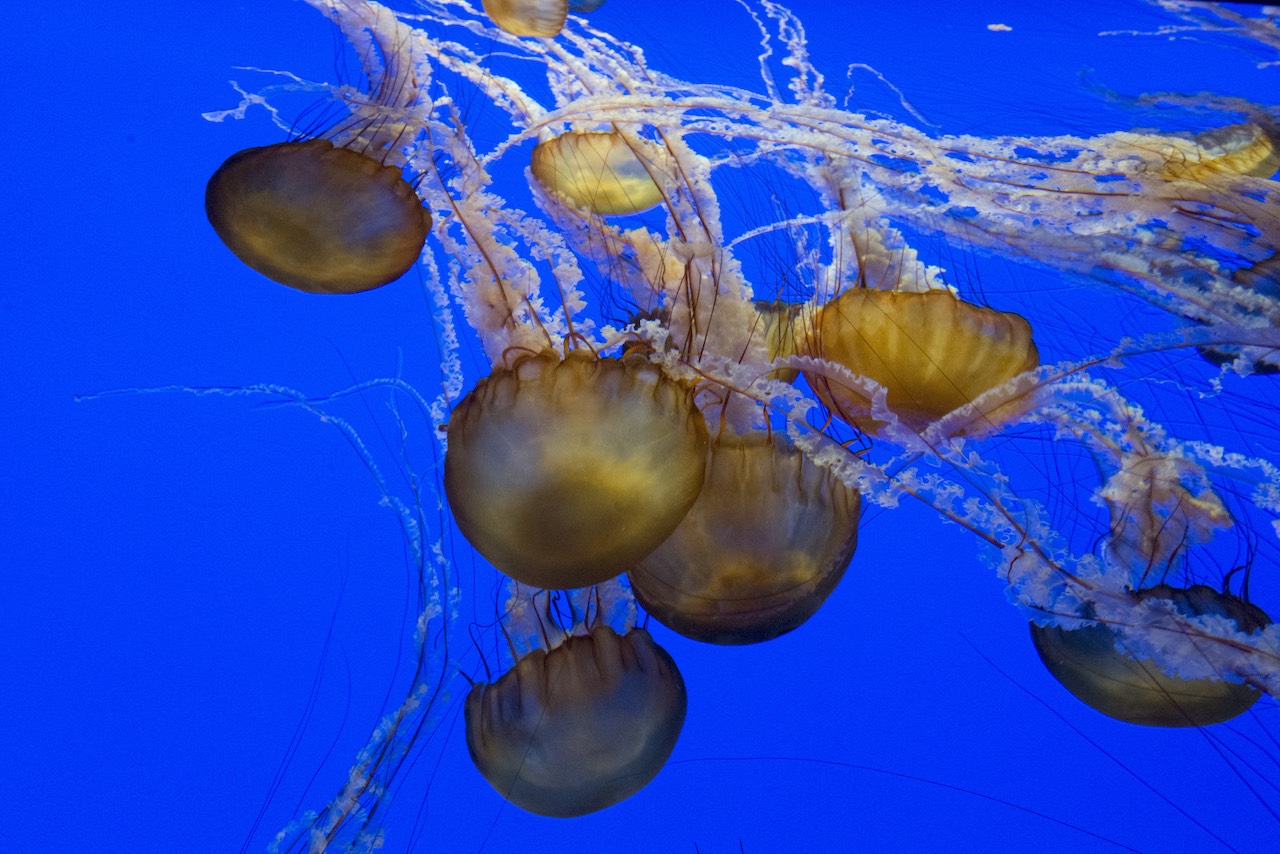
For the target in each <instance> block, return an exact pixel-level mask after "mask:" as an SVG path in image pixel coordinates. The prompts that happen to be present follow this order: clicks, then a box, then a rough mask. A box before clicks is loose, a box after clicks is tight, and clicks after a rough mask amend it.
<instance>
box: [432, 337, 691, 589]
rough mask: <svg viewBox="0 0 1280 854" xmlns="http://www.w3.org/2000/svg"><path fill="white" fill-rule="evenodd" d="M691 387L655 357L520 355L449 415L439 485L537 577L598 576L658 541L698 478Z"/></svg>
mask: <svg viewBox="0 0 1280 854" xmlns="http://www.w3.org/2000/svg"><path fill="white" fill-rule="evenodd" d="M706 453H707V431H706V425H705V424H704V422H703V420H702V417H701V415H700V414H699V413H698V411H697V409H696V408H695V407H694V406H693V400H692V395H691V394H690V393H689V390H688V389H687V388H684V387H682V385H681V384H680V383H678V382H675V381H673V380H670V379H668V378H667V377H666V376H664V375H663V374H662V373H661V372H660V371H658V370H657V369H655V368H654V367H653V366H652V365H650V364H648V363H647V362H643V361H640V360H636V359H623V360H619V359H611V358H610V359H599V358H594V357H593V356H591V355H586V354H584V351H582V350H574V351H571V352H570V354H569V355H568V357H567V358H565V359H564V360H560V359H558V358H557V357H556V356H555V354H554V353H553V354H545V353H544V354H540V355H534V356H530V355H527V354H526V355H523V356H518V357H516V359H515V361H514V363H513V364H512V365H511V367H510V368H509V369H507V370H503V371H498V372H495V373H493V374H490V375H489V376H488V377H487V378H485V379H484V380H482V381H481V382H480V383H479V384H477V386H476V388H475V389H474V390H472V392H471V393H470V394H468V395H467V397H466V398H464V399H463V400H462V401H461V402H460V403H459V404H458V406H457V407H456V408H455V409H454V411H453V414H452V415H451V416H450V417H449V450H448V452H447V454H446V455H445V471H444V489H445V494H446V495H447V496H448V497H449V505H450V507H451V509H452V510H453V516H454V519H455V521H456V522H457V524H458V528H459V529H460V530H461V531H462V533H463V534H464V535H465V536H466V537H467V539H468V540H469V541H470V542H471V544H472V545H474V546H475V547H476V549H477V550H478V551H479V552H480V553H481V554H483V555H484V556H485V557H486V558H488V559H489V561H490V562H492V563H493V565H494V566H496V567H497V568H498V569H500V570H502V571H503V572H504V573H506V574H507V575H509V576H511V577H512V578H515V579H516V580H517V581H521V582H523V583H525V584H528V585H531V586H533V587H543V588H574V587H589V586H590V585H592V584H596V583H599V582H601V581H605V580H607V579H609V578H611V577H613V576H615V575H618V574H619V573H620V572H622V571H623V570H624V569H625V568H626V567H627V566H629V565H630V564H631V563H633V562H635V561H636V560H638V559H640V558H642V557H644V556H645V555H646V554H648V553H649V552H650V551H652V550H653V549H654V548H655V547H656V546H657V545H658V544H659V543H661V542H662V541H663V540H664V539H666V537H667V536H668V535H669V534H670V533H671V531H672V530H673V529H674V528H675V527H676V525H677V524H679V522H680V520H681V519H682V518H684V515H685V513H686V512H687V511H688V509H689V507H690V506H691V505H692V504H693V502H694V500H695V499H697V497H698V492H699V490H700V489H701V488H702V478H703V472H702V466H701V463H702V460H703V459H704V458H705V457H706Z"/></svg>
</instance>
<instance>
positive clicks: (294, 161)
mask: <svg viewBox="0 0 1280 854" xmlns="http://www.w3.org/2000/svg"><path fill="white" fill-rule="evenodd" d="M313 5H318V6H325V7H328V8H327V11H329V12H330V13H331V14H332V15H333V18H334V22H335V23H336V24H337V25H338V26H339V27H340V28H341V29H342V30H343V32H344V34H345V35H346V36H347V38H348V39H349V40H350V41H351V44H352V45H353V46H354V47H355V48H356V50H357V53H358V55H359V58H360V64H361V69H362V71H363V75H364V76H363V85H361V86H342V87H338V88H337V89H336V90H335V95H339V94H340V97H341V101H342V105H343V107H344V109H345V110H347V111H348V115H346V116H344V117H343V118H341V119H340V120H338V121H337V122H336V123H334V124H333V125H332V126H330V127H328V128H327V129H325V130H324V132H323V133H321V134H309V135H307V136H309V138H300V139H295V140H291V141H288V142H281V143H276V144H275V145H268V146H263V147H260V148H246V149H245V150H243V151H240V152H237V153H236V154H233V155H231V157H229V158H227V160H226V162H225V163H223V164H222V166H220V167H219V168H218V170H217V171H216V172H214V173H213V177H211V178H210V179H209V183H208V185H207V187H206V188H205V212H206V214H207V215H208V217H209V222H210V223H211V224H212V225H213V228H214V231H216V232H217V233H218V237H220V238H221V239H222V242H223V243H225V244H226V246H227V248H228V249H230V250H231V251H232V252H234V253H235V254H236V256H237V257H238V258H239V259H240V260H241V261H243V262H244V263H245V264H247V265H248V266H250V267H252V268H253V269H254V270H257V271H258V272H259V273H262V274H263V275H264V276H267V277H268V278H270V279H274V280H275V281H277V282H280V283H281V284H285V285H288V286H289V287H292V288H297V289H298V290H301V291H308V292H311V293H323V294H335V293H341V294H347V293H357V292H359V291H367V290H370V289H372V288H376V287H379V286H380V285H385V284H387V283H388V282H391V281H394V280H395V279H398V278H399V277H400V276H402V275H403V274H404V273H405V272H407V271H408V270H409V268H410V267H412V266H413V265H414V264H416V263H417V261H418V258H419V257H420V256H421V254H422V248H423V246H424V244H425V242H426V239H427V233H428V231H429V230H430V228H431V214H430V213H429V212H428V211H427V210H426V209H425V208H424V207H423V206H422V202H421V200H420V199H419V198H418V193H417V191H416V190H415V189H414V187H413V186H412V185H411V184H410V183H409V181H407V180H405V175H404V169H405V167H407V166H408V165H409V156H410V155H409V153H408V152H409V150H410V149H411V148H412V147H413V146H414V145H415V144H416V143H417V142H418V141H419V140H420V139H422V138H423V137H424V135H425V134H426V129H425V125H424V124H423V122H422V121H421V120H419V119H417V118H415V117H414V114H413V111H414V109H415V108H416V107H417V106H419V105H420V104H421V100H422V98H423V95H422V93H420V92H419V91H418V87H417V82H418V75H417V72H416V70H415V69H416V67H417V66H418V65H419V64H420V63H421V56H420V54H419V53H418V46H417V43H416V41H415V40H414V39H412V38H409V37H407V36H406V35H405V34H403V33H401V32H399V31H397V30H396V29H395V28H394V27H393V26H392V25H393V24H394V21H395V13H394V12H392V11H391V10H390V9H386V8H384V7H381V6H378V5H376V4H354V5H352V4H347V5H344V6H342V7H340V8H339V7H338V6H337V4H336V3H327V2H324V0H315V2H313Z"/></svg>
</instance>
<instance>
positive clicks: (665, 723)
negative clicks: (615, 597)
mask: <svg viewBox="0 0 1280 854" xmlns="http://www.w3.org/2000/svg"><path fill="white" fill-rule="evenodd" d="M687 705H688V700H687V695H686V693H685V687H684V679H683V678H681V676H680V671H679V670H678V669H677V668H676V664H675V662H674V661H672V660H671V656H670V655H668V654H667V652H666V650H664V649H663V648H662V647H660V646H658V645H657V644H656V643H654V642H653V638H652V637H650V636H649V633H648V632H646V631H645V630H644V629H632V630H631V631H629V632H627V633H626V634H624V635H619V634H617V633H616V632H614V631H613V629H611V628H609V627H607V626H597V627H596V628H595V629H593V630H592V631H591V633H590V634H589V635H585V636H575V637H569V638H566V639H565V641H564V642H563V643H562V644H561V645H559V646H557V647H555V648H554V649H552V650H550V651H549V652H548V651H543V650H534V651H533V652H530V653H529V654H527V655H524V656H522V657H521V658H520V660H519V661H517V662H516V665H515V666H514V667H513V668H512V669H511V670H509V671H508V672H507V673H506V674H504V675H503V676H502V678H500V679H499V680H498V681H497V682H495V683H493V684H491V685H485V684H481V685H477V686H476V687H474V688H472V689H471V693H470V694H469V695H468V696H467V703H466V713H465V715H466V727H467V748H468V750H470V752H471V759H472V761H473V762H474V763H475V765H476V768H478V769H479V770H480V773H481V774H483V775H484V778H485V779H486V780H488V781H489V784H490V785H491V786H493V787H494V788H495V789H496V790H497V791H498V793H499V794H500V795H502V796H503V797H504V798H506V799H507V800H509V801H510V802H511V803H513V804H515V805H516V806H518V807H520V808H521V809H524V810H528V811H529V812H532V813H537V814H538V815H545V816H553V817H556V818H571V817H573V816H579V815H584V814H586V813H590V812H595V811H596V810H601V809H604V808H605V807H608V806H612V805H613V804H616V803H618V802H619V801H622V800H624V799H626V798H629V797H630V796H631V795H634V794H635V793H636V792H638V791H640V789H642V788H644V786H645V785H646V784H648V782H649V781H650V780H652V779H653V778H654V776H656V775H657V773H658V772H659V771H660V770H662V766H663V765H664V764H665V763H666V761H667V757H669V756H670V755H671V751H672V750H673V749H674V748H675V745H676V740H677V739H678V738H679V736H680V729H681V727H682V726H683V725H684V716H685V709H686V707H687Z"/></svg>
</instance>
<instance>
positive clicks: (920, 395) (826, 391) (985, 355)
mask: <svg viewBox="0 0 1280 854" xmlns="http://www.w3.org/2000/svg"><path fill="white" fill-rule="evenodd" d="M813 326H814V328H813V329H812V331H811V332H810V342H809V347H810V350H811V352H812V354H813V355H815V356H817V357H819V358H821V359H825V360H827V361H829V362H834V363H835V364H838V365H842V366H844V367H846V368H848V369H849V370H850V371H852V372H853V373H855V374H859V375H861V376H864V377H867V378H869V379H872V380H875V381H876V382H878V383H879V384H881V385H883V386H884V387H885V388H886V389H887V396H886V403H887V405H888V407H889V409H890V410H892V411H893V413H894V414H895V415H897V416H898V418H899V419H900V420H901V421H902V422H903V423H904V424H905V425H907V426H908V427H910V428H912V429H915V430H922V429H924V428H925V427H926V426H928V425H929V424H930V423H932V422H934V421H936V420H937V419H939V418H941V417H942V416H943V415H946V414H947V413H948V412H951V411H952V410H954V409H956V408H958V407H960V406H963V405H964V404H966V403H970V402H972V401H973V399H974V398H976V397H978V396H979V395H981V394H983V393H984V392H986V391H990V390H991V389H993V388H995V387H997V386H999V385H1001V384H1003V383H1005V382H1007V381H1008V380H1010V379H1012V378H1013V377H1015V376H1017V375H1018V374H1020V373H1022V372H1023V371H1027V370H1030V369H1031V368H1033V367H1035V366H1036V365H1037V364H1038V363H1039V353H1038V352H1037V351H1036V346H1035V343H1034V342H1033V341H1032V340H1031V326H1030V324H1028V323H1027V321H1026V320H1025V319H1023V318H1022V317H1021V316H1020V315H1017V314H1013V313H1010V312H1003V311H996V310H995V309H990V308H983V307H982V306H978V305H973V304H972V303H967V302H965V301H963V300H961V299H960V298H959V297H957V296H955V295H954V294H952V293H951V292H950V291H946V290H930V291H923V292H906V291H881V290H871V289H867V288H851V289H849V290H847V291H845V292H844V293H843V294H841V295H840V296H838V297H837V298H835V299H834V300H832V301H831V302H828V303H827V304H826V305H824V306H822V308H821V309H820V310H819V311H818V312H817V316H816V318H815V319H814V321H813ZM805 377H806V379H808V381H809V384H810V385H811V386H812V387H813V389H814V391H815V392H816V393H817V395H818V398H819V399H820V400H821V401H822V402H823V403H824V404H825V405H826V406H827V407H828V408H829V409H831V411H832V412H834V413H835V414H836V415H837V416H839V417H840V418H842V419H843V420H845V421H846V422H848V423H850V424H853V425H855V426H857V427H858V428H859V429H861V430H863V431H865V432H867V433H871V434H873V435H874V434H877V433H879V432H880V431H881V430H882V429H883V427H884V426H885V425H884V422H882V421H880V420H877V419H876V418H874V417H872V414H871V400H870V398H868V397H867V395H866V394H864V393H863V391H862V390H861V389H856V388H851V387H849V385H847V384H846V383H843V382H841V381H840V379H839V378H838V377H828V376H826V375H824V374H821V373H818V372H816V371H806V372H805ZM1028 405H1029V401H1022V402H999V403H997V404H995V405H993V406H992V408H991V409H989V410H987V411H983V412H981V413H979V414H977V415H975V416H974V417H973V420H972V421H970V422H969V423H968V424H966V425H965V426H964V427H963V428H962V429H961V430H959V431H958V432H959V433H961V434H962V435H975V436H980V435H984V434H986V433H990V432H993V431H994V430H997V429H999V428H1000V427H1001V426H1002V425H1004V424H1006V423H1008V422H1009V421H1010V420H1013V419H1014V418H1016V417H1017V416H1018V415H1020V414H1021V413H1022V412H1023V411H1025V408H1026V407H1027V406H1028Z"/></svg>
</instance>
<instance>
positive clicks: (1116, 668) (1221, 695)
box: [1031, 584, 1271, 727]
mask: <svg viewBox="0 0 1280 854" xmlns="http://www.w3.org/2000/svg"><path fill="white" fill-rule="evenodd" d="M1133 595H1134V602H1135V604H1137V603H1141V602H1143V601H1145V600H1147V599H1154V598H1159V599H1167V600H1169V601H1170V602H1171V603H1172V604H1173V607H1174V608H1175V609H1176V610H1177V611H1179V612H1180V613H1182V614H1184V615H1187V616H1203V615H1215V616H1220V617H1225V618H1227V619H1229V620H1231V621H1232V622H1234V623H1235V625H1236V626H1237V627H1238V629H1239V631H1241V632H1244V633H1246V634H1249V633H1252V632H1255V631H1257V630H1258V629H1261V628H1263V627H1264V626H1266V625H1268V624H1269V623H1270V622H1271V620H1270V618H1269V617H1268V616H1267V615H1266V613H1264V612H1263V611H1262V609H1261V608H1259V607H1257V606H1256V605H1252V604H1250V603H1248V602H1245V601H1244V600H1242V599H1240V598H1238V597H1236V596H1232V595H1231V594H1229V593H1218V592H1217V591H1216V590H1214V589H1213V588H1211V587H1206V586H1204V585H1201V584H1197V585H1193V586H1191V587H1188V588H1174V587H1170V586H1169V585H1167V584H1158V585H1156V586H1154V587H1148V588H1144V589H1142V590H1139V591H1137V592H1136V593H1135V594H1133ZM1031 639H1032V641H1033V642H1034V643H1035V646H1036V652H1038V653H1039V654H1040V659H1041V660H1042V661H1043V662H1044V665H1045V667H1046V668H1048V670H1049V672H1050V673H1052V674H1053V677H1054V678H1055V679H1057V680H1058V681H1059V682H1061V683H1062V685H1063V686H1064V687H1065V688H1066V689H1067V690H1068V691H1070V692H1071V693H1072V694H1074V695H1075V696H1076V697H1077V698H1078V699H1079V700H1080V701H1081V702H1083V703H1085V704H1086V705H1088V706H1091V707H1092V708H1094V709H1097V710H1098V711H1099V712H1102V713H1103V714H1104V715H1107V716H1109V717H1113V718H1116V719H1117V720H1122V721H1126V722H1128V723H1133V724H1143V725H1145V726H1163V727H1184V726H1207V725H1209V724H1215V723H1222V722H1223V721H1228V720H1231V719H1232V718H1234V717H1236V716H1237V715H1241V714H1243V713H1244V712H1246V711H1248V709H1249V707H1250V706H1252V705H1253V704H1254V702H1256V701H1257V699H1258V697H1259V696H1261V692H1260V691H1259V690H1258V689H1256V688H1254V687H1253V686H1251V685H1244V684H1241V683H1238V682H1226V681H1218V680H1214V679H1184V678H1182V677H1179V676H1170V675H1169V674H1167V673H1165V672H1164V671H1163V670H1161V669H1160V667H1159V666H1158V665H1156V663H1155V662H1153V661H1150V660H1147V659H1138V658H1135V657H1133V656H1132V655H1129V654H1128V653H1127V652H1125V651H1124V650H1123V649H1120V648H1117V646H1116V643H1117V638H1116V634H1115V632H1113V631H1112V630H1111V629H1109V628H1107V627H1106V626H1105V625H1101V624H1096V625H1091V626H1085V627H1083V628H1079V629H1064V628H1062V627H1060V626H1041V625H1037V624H1036V623H1031Z"/></svg>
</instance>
